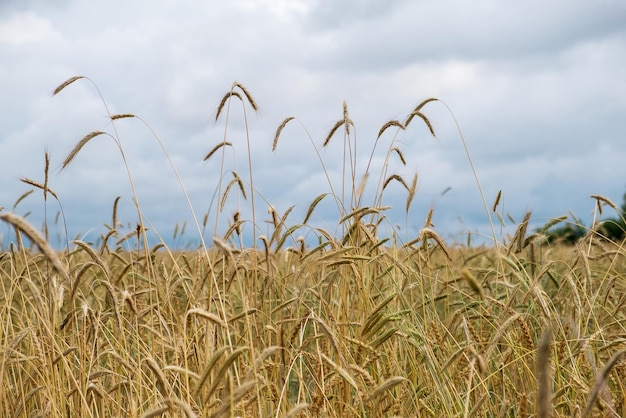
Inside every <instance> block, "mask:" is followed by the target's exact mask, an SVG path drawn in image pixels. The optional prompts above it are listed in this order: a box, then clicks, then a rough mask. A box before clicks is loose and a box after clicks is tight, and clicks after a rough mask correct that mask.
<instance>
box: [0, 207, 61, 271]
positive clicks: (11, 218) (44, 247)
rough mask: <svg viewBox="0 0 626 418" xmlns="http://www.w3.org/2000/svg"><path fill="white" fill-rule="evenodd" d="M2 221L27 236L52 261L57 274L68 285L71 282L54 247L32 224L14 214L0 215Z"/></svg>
mask: <svg viewBox="0 0 626 418" xmlns="http://www.w3.org/2000/svg"><path fill="white" fill-rule="evenodd" d="M0 219H2V220H3V221H5V222H7V223H9V224H11V225H13V226H14V227H15V228H16V229H18V230H20V231H22V232H23V233H24V234H26V236H27V237H28V238H30V240H31V241H32V242H34V243H35V244H36V245H37V247H38V248H39V250H40V251H41V252H42V253H43V255H45V256H46V258H47V259H48V261H50V263H51V264H52V267H53V268H54V269H55V270H56V271H57V273H58V274H59V275H61V276H62V277H63V278H64V279H66V280H67V281H68V283H69V282H70V276H69V273H68V272H67V270H65V267H63V264H62V263H61V260H59V257H57V255H56V253H55V252H54V250H53V249H52V247H50V245H49V244H48V243H47V242H46V240H45V239H44V238H43V237H42V236H41V234H40V233H39V232H38V231H37V230H36V229H35V228H33V226H32V225H31V224H29V223H28V222H26V220H25V219H24V218H21V217H19V216H17V215H15V214H13V213H3V214H2V215H0Z"/></svg>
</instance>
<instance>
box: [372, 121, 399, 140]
mask: <svg viewBox="0 0 626 418" xmlns="http://www.w3.org/2000/svg"><path fill="white" fill-rule="evenodd" d="M392 126H395V127H396V128H399V129H401V130H403V131H404V125H403V124H402V123H400V122H399V121H397V120H395V119H394V120H390V121H389V122H387V123H385V124H384V125H383V126H381V128H380V129H379V130H378V136H377V137H376V139H378V138H380V137H381V136H382V135H383V133H384V132H385V131H386V130H387V129H389V128H391V127H392Z"/></svg>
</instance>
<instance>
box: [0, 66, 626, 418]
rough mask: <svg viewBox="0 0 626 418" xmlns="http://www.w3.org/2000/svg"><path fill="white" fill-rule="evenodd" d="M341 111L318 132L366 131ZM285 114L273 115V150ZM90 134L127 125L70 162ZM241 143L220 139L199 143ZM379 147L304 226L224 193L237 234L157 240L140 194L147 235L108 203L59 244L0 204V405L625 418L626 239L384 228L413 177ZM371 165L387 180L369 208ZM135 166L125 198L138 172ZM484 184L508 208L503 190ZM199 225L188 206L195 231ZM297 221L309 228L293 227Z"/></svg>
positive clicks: (212, 412) (398, 156) (313, 204)
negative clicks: (327, 208) (102, 226)
mask: <svg viewBox="0 0 626 418" xmlns="http://www.w3.org/2000/svg"><path fill="white" fill-rule="evenodd" d="M79 80H82V81H83V82H90V80H89V79H85V78H84V77H73V78H71V79H69V80H67V81H66V82H64V83H62V84H61V85H60V86H59V87H58V88H57V89H55V90H54V94H55V95H56V94H61V93H62V91H63V90H64V89H66V88H70V86H71V85H72V84H73V83H75V82H77V81H79ZM231 101H234V102H233V103H238V104H239V105H242V106H246V107H248V108H250V109H252V110H253V111H254V110H256V109H257V104H256V102H255V100H254V98H253V96H252V94H251V93H250V92H249V91H248V90H247V89H246V88H245V87H244V86H243V85H242V84H240V83H234V84H233V86H232V88H231V90H230V91H229V92H228V93H227V94H226V95H225V96H224V98H223V100H222V102H221V104H220V106H219V109H218V111H217V113H216V119H218V118H219V117H220V115H221V114H223V112H227V111H228V104H229V103H230V102H231ZM436 101H437V99H427V100H425V101H423V102H422V103H420V104H419V105H418V106H417V107H416V108H415V109H413V110H412V111H411V112H409V113H408V116H407V118H406V119H405V120H404V121H397V120H394V121H389V122H387V123H385V124H383V125H382V127H381V129H380V131H379V132H378V137H379V138H380V137H381V136H383V135H385V134H386V133H389V132H390V131H392V130H393V131H395V132H397V133H400V132H401V131H404V130H405V129H407V128H408V126H409V124H410V123H416V122H419V121H421V122H422V123H423V124H424V126H425V127H426V129H427V130H428V131H429V132H430V133H432V134H433V135H434V133H435V130H434V127H433V126H432V124H431V123H430V121H429V119H428V117H427V116H426V114H425V113H424V112H425V110H426V109H427V106H428V105H429V104H430V103H433V102H436ZM105 106H106V105H105ZM343 109H344V111H343V115H342V116H341V118H340V119H339V120H338V121H337V122H336V123H335V124H334V125H333V126H332V129H331V130H330V131H329V133H328V135H327V137H326V138H324V139H323V141H320V146H321V147H324V146H326V145H327V144H328V143H329V142H330V141H341V138H340V136H341V134H343V141H344V143H345V144H346V149H348V150H351V149H353V148H351V147H354V146H356V145H355V144H354V143H353V142H351V141H353V136H352V128H354V122H353V121H352V120H351V118H350V115H349V110H348V106H347V104H345V103H344V107H343ZM107 112H108V110H107ZM108 117H109V118H110V119H111V121H112V122H113V123H114V122H115V121H117V120H119V119H137V117H136V116H135V115H132V114H120V115H112V114H109V115H108ZM293 120H294V117H288V118H286V119H285V120H284V121H283V123H282V124H280V125H279V126H278V127H277V130H276V135H275V137H274V140H273V144H272V146H273V149H276V148H277V147H280V145H281V141H282V140H283V138H282V135H283V134H284V132H283V130H284V128H285V127H286V126H287V125H288V124H289V123H293V122H292V121H293ZM100 135H107V136H111V137H112V138H113V139H114V140H115V142H116V145H117V147H118V149H119V151H120V154H121V156H122V158H123V157H124V149H123V146H122V145H123V144H122V141H121V140H120V138H119V137H118V136H117V135H116V134H115V133H107V132H101V131H93V132H91V133H88V134H87V135H85V136H84V137H83V139H82V140H81V141H79V142H78V143H77V144H76V146H75V147H74V149H73V150H72V151H71V152H70V153H69V154H68V155H67V158H66V159H65V160H64V162H63V167H64V169H66V170H71V167H72V165H74V164H80V154H82V153H84V152H89V151H88V149H87V148H85V146H86V144H88V143H89V141H91V140H92V139H93V138H96V137H98V136H100ZM155 138H157V140H158V137H156V136H155ZM158 141H159V144H160V145H161V147H162V148H163V149H164V151H165V148H164V145H163V144H162V143H161V141H160V140H158ZM463 145H465V143H464V141H463ZM232 146H233V145H232V143H231V142H229V140H228V138H227V137H225V138H224V139H223V141H222V142H219V143H218V144H217V145H215V147H214V148H213V149H211V150H210V151H208V152H207V154H206V157H205V159H206V160H209V159H216V158H220V154H221V153H222V152H223V151H224V149H225V148H227V147H232ZM315 149H316V150H317V149H318V148H315ZM248 152H250V151H249V147H248ZM166 155H167V152H166ZM383 155H385V156H386V157H385V166H384V167H385V168H384V170H383V171H382V172H381V173H369V172H366V173H365V175H363V176H358V175H356V165H355V164H354V162H353V161H352V160H351V159H350V153H349V152H346V154H345V155H344V156H343V158H344V161H345V166H346V175H345V181H344V182H342V183H341V184H332V183H330V182H329V191H328V193H327V194H323V195H320V196H311V201H310V205H309V207H308V211H307V213H306V216H305V217H304V219H303V220H292V218H290V217H289V215H290V213H289V212H290V211H291V210H287V211H286V212H285V213H277V212H276V211H275V210H274V209H273V208H271V207H270V212H269V214H268V219H267V220H265V219H263V220H261V219H256V217H255V215H252V219H244V218H243V217H242V215H241V213H240V212H238V211H236V212H234V213H227V212H226V210H224V209H223V208H224V205H223V204H221V205H218V208H221V209H222V210H217V211H216V214H215V224H216V225H221V226H222V227H223V229H224V231H225V232H224V233H223V234H220V236H216V237H214V238H213V239H212V240H211V242H208V243H205V242H204V241H202V242H201V245H199V246H198V248H195V249H189V250H184V251H183V250H179V249H175V248H169V247H168V246H167V245H166V244H165V242H161V243H159V244H157V245H153V246H149V245H148V241H147V238H146V232H145V231H146V227H145V225H144V223H143V219H144V217H143V215H142V210H141V206H140V204H139V203H137V205H136V211H137V228H136V229H134V230H131V231H129V232H127V233H123V231H122V230H121V228H120V227H119V226H120V225H122V224H123V223H124V222H125V221H128V220H119V219H117V213H116V210H117V201H116V202H113V203H114V204H113V208H114V209H113V214H112V222H111V223H110V225H108V231H107V232H106V233H104V234H103V235H102V237H101V240H100V241H99V243H91V242H84V241H81V240H68V241H69V243H68V246H67V247H66V248H64V249H58V248H53V247H52V245H50V244H49V240H48V239H47V231H46V230H40V229H38V228H35V227H34V226H32V225H31V224H30V223H29V222H28V221H27V220H25V219H24V218H23V217H21V216H20V215H18V214H15V213H12V212H9V211H7V210H4V209H3V210H2V211H0V219H1V220H2V221H4V223H6V224H7V225H9V227H10V228H12V229H13V230H14V231H15V235H14V237H15V239H14V241H12V242H11V243H10V244H7V245H6V246H5V247H4V248H3V251H2V252H1V253H0V277H2V281H1V283H0V285H1V289H0V300H1V302H2V303H1V304H0V353H1V357H0V359H1V360H0V388H1V389H0V416H3V417H4V416H6V417H9V416H10V417H36V416H42V417H44V416H45V417H122V416H124V417H126V416H128V417H161V416H163V417H383V416H388V417H391V416H398V417H430V416H432V417H442V416H445V417H477V416H485V417H513V416H514V417H525V416H537V417H557V416H558V417H561V416H563V417H565V416H567V417H586V416H606V417H623V416H626V383H624V382H625V381H626V380H625V379H624V377H625V376H626V362H625V361H624V356H623V354H624V353H626V314H625V312H626V310H625V309H624V304H625V302H626V267H625V266H626V263H625V260H624V256H625V255H626V252H625V250H624V248H623V245H622V243H616V242H610V241H608V240H606V239H603V238H602V237H601V236H600V235H599V234H598V233H597V229H596V228H593V227H591V228H588V230H587V234H586V235H585V236H584V237H583V238H582V239H581V240H579V241H578V242H577V243H576V245H574V246H566V245H562V244H559V243H554V242H551V241H550V240H548V239H547V236H548V234H549V230H550V228H552V227H553V226H554V225H556V224H558V223H562V222H568V220H567V219H563V218H557V219H554V220H552V221H550V222H548V223H546V224H545V225H544V227H543V228H539V229H536V230H531V228H529V222H530V220H531V214H530V213H528V214H527V215H526V216H525V217H524V219H523V220H522V222H520V223H519V225H518V226H517V230H516V232H515V234H513V235H511V236H509V237H507V238H506V239H504V240H501V241H499V242H494V243H493V245H479V246H464V245H459V244H451V243H447V242H446V240H444V239H443V238H442V237H440V236H439V234H438V233H437V231H436V229H435V228H433V226H432V224H431V216H432V212H431V213H430V214H429V215H428V216H427V217H426V219H425V220H424V222H423V228H422V229H421V230H420V232H419V233H418V234H417V235H416V236H415V237H410V238H409V239H408V240H406V239H405V240H402V239H401V238H400V237H398V236H396V235H391V236H386V235H385V234H383V233H382V227H381V225H383V224H384V223H385V222H387V220H386V215H385V208H386V207H385V206H384V204H385V201H384V198H383V194H384V193H383V192H384V191H385V189H386V188H387V187H388V186H389V185H390V184H392V183H397V184H399V185H400V186H401V187H402V188H404V189H405V191H406V196H407V198H406V205H405V208H403V209H404V210H405V212H406V213H407V214H408V213H409V211H410V208H411V204H412V202H413V200H414V199H415V198H416V189H417V183H418V176H417V173H416V174H415V176H414V177H413V178H411V179H405V178H403V177H401V176H399V175H396V174H390V173H392V172H393V171H392V170H391V168H390V164H391V161H392V160H393V161H397V160H399V161H400V163H404V164H406V160H405V156H404V154H403V152H402V150H401V148H400V147H399V146H398V144H397V143H396V142H393V141H392V143H391V145H389V146H388V147H387V149H385V150H383ZM248 156H249V158H250V159H251V155H250V154H249V155H248ZM318 156H319V153H318ZM168 158H169V156H168ZM221 158H223V154H222V157H221ZM468 158H469V154H468ZM45 161H46V166H45V170H44V171H45V174H46V176H45V179H46V180H45V181H44V182H43V183H40V182H36V181H33V180H30V179H22V181H23V182H24V183H26V184H28V185H30V186H32V187H34V188H36V189H38V190H39V191H41V192H43V193H44V195H45V196H47V197H48V198H49V199H56V200H62V198H63V197H62V196H58V195H57V194H56V193H55V192H54V190H51V189H50V188H49V185H48V180H47V178H48V174H47V173H48V164H49V158H48V155H47V154H46V160H45ZM170 162H171V160H170ZM470 163H471V161H470ZM127 168H128V167H127ZM322 169H323V166H322ZM368 169H369V165H368ZM225 172H227V170H225V169H224V168H222V172H221V173H220V179H221V180H222V181H221V182H220V184H223V187H222V186H221V187H220V189H219V192H218V198H217V201H218V202H223V201H225V200H226V198H227V196H228V195H229V194H231V193H239V194H240V195H242V196H244V197H245V202H246V204H248V205H251V206H252V208H253V209H254V206H255V205H257V206H258V205H259V203H258V197H257V201H256V202H255V195H256V193H255V189H254V182H253V176H252V174H250V177H249V178H247V179H242V178H241V177H240V176H239V175H238V174H237V173H233V174H234V175H233V178H232V179H228V178H227V176H225V174H224V173H225ZM250 172H251V173H252V170H250ZM129 173H130V171H129ZM362 178H363V179H367V178H369V181H372V180H373V181H377V182H378V187H377V191H376V194H375V197H374V199H373V202H371V203H366V202H365V199H364V197H363V196H364V194H363V188H364V185H363V184H364V182H365V181H364V180H362ZM129 182H130V183H131V187H132V190H133V193H135V190H134V185H133V179H132V177H131V176H130V174H129ZM181 187H183V189H184V185H183V184H181ZM135 197H136V196H135ZM324 199H330V200H333V201H335V202H336V203H337V206H338V208H339V212H340V214H341V216H340V217H339V219H337V226H338V228H337V230H336V231H339V232H335V231H329V230H325V229H323V228H320V227H318V226H315V225H313V224H312V221H311V220H312V219H313V217H314V214H315V210H316V208H317V206H318V204H319V203H320V202H321V201H322V200H324ZM483 200H484V201H485V205H486V211H487V212H490V213H495V214H497V213H498V212H497V210H498V200H499V196H498V197H497V198H496V199H495V201H494V202H493V205H487V202H486V199H484V198H483ZM135 201H136V202H138V201H137V200H136V199H135ZM0 203H1V202H0ZM606 204H607V202H606V201H602V199H599V200H598V205H599V206H600V205H606ZM251 213H253V214H254V213H255V211H254V210H252V212H251ZM496 218H497V216H496ZM132 221H133V222H134V220H132ZM210 221H211V222H212V220H210ZM265 221H267V223H268V224H269V227H270V232H269V234H267V235H258V236H256V232H255V237H254V241H253V242H255V243H258V245H257V244H255V245H252V246H245V245H242V244H241V242H242V240H241V234H242V227H243V225H244V224H248V225H249V224H252V225H258V224H261V223H264V222H265ZM207 222H208V220H207V219H206V217H205V219H203V220H202V219H196V220H195V224H196V227H197V229H198V231H200V230H201V226H200V224H206V223H207ZM305 227H308V228H310V229H311V230H313V231H314V232H315V237H316V240H315V242H314V243H313V244H311V242H309V241H307V240H305V239H303V238H301V237H300V232H299V231H300V230H301V229H302V228H305ZM254 230H255V231H256V230H257V229H256V228H254ZM128 243H132V246H131V248H135V249H134V250H133V249H130V250H129V249H128V248H129V247H128V246H127V245H125V244H128Z"/></svg>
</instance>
